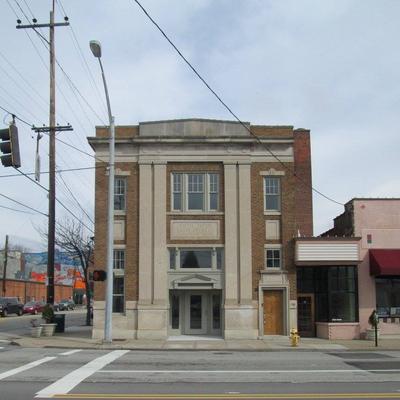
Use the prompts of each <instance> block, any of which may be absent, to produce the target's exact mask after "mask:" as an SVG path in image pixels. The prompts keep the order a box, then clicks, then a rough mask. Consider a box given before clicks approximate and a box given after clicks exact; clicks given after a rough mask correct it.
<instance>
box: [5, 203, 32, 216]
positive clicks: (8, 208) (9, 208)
mask: <svg viewBox="0 0 400 400" xmlns="http://www.w3.org/2000/svg"><path fill="white" fill-rule="evenodd" d="M0 208H4V209H6V210H11V211H15V212H19V213H23V214H30V215H34V214H33V213H31V212H29V211H23V210H17V209H16V208H11V207H6V206H2V205H0Z"/></svg>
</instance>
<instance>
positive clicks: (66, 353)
mask: <svg viewBox="0 0 400 400" xmlns="http://www.w3.org/2000/svg"><path fill="white" fill-rule="evenodd" d="M80 351H82V350H81V349H76V350H70V351H66V352H64V353H60V354H59V356H70V355H71V354H75V353H79V352H80Z"/></svg>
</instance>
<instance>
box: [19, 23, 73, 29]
mask: <svg viewBox="0 0 400 400" xmlns="http://www.w3.org/2000/svg"><path fill="white" fill-rule="evenodd" d="M55 26H69V22H55V23H54V24H33V25H17V26H16V28H17V29H26V28H32V29H35V28H52V27H55Z"/></svg>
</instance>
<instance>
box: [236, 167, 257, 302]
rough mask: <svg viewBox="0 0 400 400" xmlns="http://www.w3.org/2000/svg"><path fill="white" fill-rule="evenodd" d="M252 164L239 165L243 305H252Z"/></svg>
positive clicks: (241, 291)
mask: <svg viewBox="0 0 400 400" xmlns="http://www.w3.org/2000/svg"><path fill="white" fill-rule="evenodd" d="M250 167H251V166H250V164H239V188H238V189H239V207H238V209H239V249H240V259H239V265H240V298H239V302H240V304H241V305H251V304H252V297H253V296H252V266H251V261H252V259H251V174H250Z"/></svg>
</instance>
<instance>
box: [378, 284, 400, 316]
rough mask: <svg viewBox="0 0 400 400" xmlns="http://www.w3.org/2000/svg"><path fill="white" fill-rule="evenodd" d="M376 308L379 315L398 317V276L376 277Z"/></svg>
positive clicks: (399, 290) (399, 302)
mask: <svg viewBox="0 0 400 400" xmlns="http://www.w3.org/2000/svg"><path fill="white" fill-rule="evenodd" d="M375 283H376V310H377V312H378V315H379V316H381V317H395V316H396V317H400V278H398V277H396V278H376V279H375Z"/></svg>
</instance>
